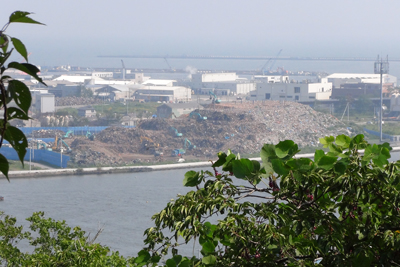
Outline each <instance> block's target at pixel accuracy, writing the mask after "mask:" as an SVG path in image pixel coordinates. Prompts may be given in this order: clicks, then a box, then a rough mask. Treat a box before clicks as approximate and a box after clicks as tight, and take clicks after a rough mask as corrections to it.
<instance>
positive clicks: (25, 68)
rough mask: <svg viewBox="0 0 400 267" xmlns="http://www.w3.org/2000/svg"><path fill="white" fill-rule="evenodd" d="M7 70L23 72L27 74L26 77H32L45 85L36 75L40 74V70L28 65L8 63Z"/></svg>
mask: <svg viewBox="0 0 400 267" xmlns="http://www.w3.org/2000/svg"><path fill="white" fill-rule="evenodd" d="M8 68H12V69H17V70H20V71H22V72H25V73H26V74H28V75H30V76H32V77H33V78H35V79H36V80H37V81H38V82H40V83H42V84H44V85H46V84H45V83H44V82H43V80H42V78H40V77H39V76H38V75H37V74H38V73H39V72H40V70H39V69H38V68H37V67H36V66H34V65H32V64H29V63H18V62H15V61H14V62H10V63H9V64H8Z"/></svg>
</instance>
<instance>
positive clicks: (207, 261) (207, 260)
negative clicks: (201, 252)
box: [201, 255, 217, 265]
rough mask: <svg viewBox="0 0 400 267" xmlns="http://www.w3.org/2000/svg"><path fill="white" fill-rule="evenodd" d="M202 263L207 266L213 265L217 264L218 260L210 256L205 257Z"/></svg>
mask: <svg viewBox="0 0 400 267" xmlns="http://www.w3.org/2000/svg"><path fill="white" fill-rule="evenodd" d="M201 262H202V263H204V264H206V265H212V264H215V263H216V262H217V258H216V257H215V256H214V255H208V256H206V257H203V259H202V260H201Z"/></svg>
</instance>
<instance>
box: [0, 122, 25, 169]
mask: <svg viewBox="0 0 400 267" xmlns="http://www.w3.org/2000/svg"><path fill="white" fill-rule="evenodd" d="M4 139H5V140H7V141H8V142H9V143H10V144H11V146H12V147H13V148H14V149H15V150H16V151H17V154H18V157H19V160H20V161H21V163H22V165H24V157H25V154H26V148H27V147H28V140H26V137H25V135H24V133H23V132H22V131H21V130H20V129H18V128H16V127H14V126H8V127H7V130H6V131H5V134H4Z"/></svg>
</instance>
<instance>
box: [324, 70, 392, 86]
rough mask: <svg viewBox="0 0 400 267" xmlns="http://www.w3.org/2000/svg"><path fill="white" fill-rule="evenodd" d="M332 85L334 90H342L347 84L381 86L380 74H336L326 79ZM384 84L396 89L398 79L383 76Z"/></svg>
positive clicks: (387, 75) (386, 75)
mask: <svg viewBox="0 0 400 267" xmlns="http://www.w3.org/2000/svg"><path fill="white" fill-rule="evenodd" d="M326 78H327V79H328V82H331V83H332V88H340V86H342V85H343V84H346V83H353V84H354V83H370V84H380V82H381V81H380V79H381V77H380V74H360V73H334V74H331V75H329V76H327V77H326ZM382 82H383V84H386V85H387V86H392V87H395V86H396V85H397V78H396V77H395V76H393V75H389V74H383V79H382Z"/></svg>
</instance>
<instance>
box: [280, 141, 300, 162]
mask: <svg viewBox="0 0 400 267" xmlns="http://www.w3.org/2000/svg"><path fill="white" fill-rule="evenodd" d="M294 145H295V143H294V142H293V141H292V140H285V141H281V142H279V144H277V145H276V146H275V153H276V155H277V156H278V157H279V158H281V159H282V158H284V157H286V156H287V155H288V154H289V151H290V149H291V148H293V146H294Z"/></svg>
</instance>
